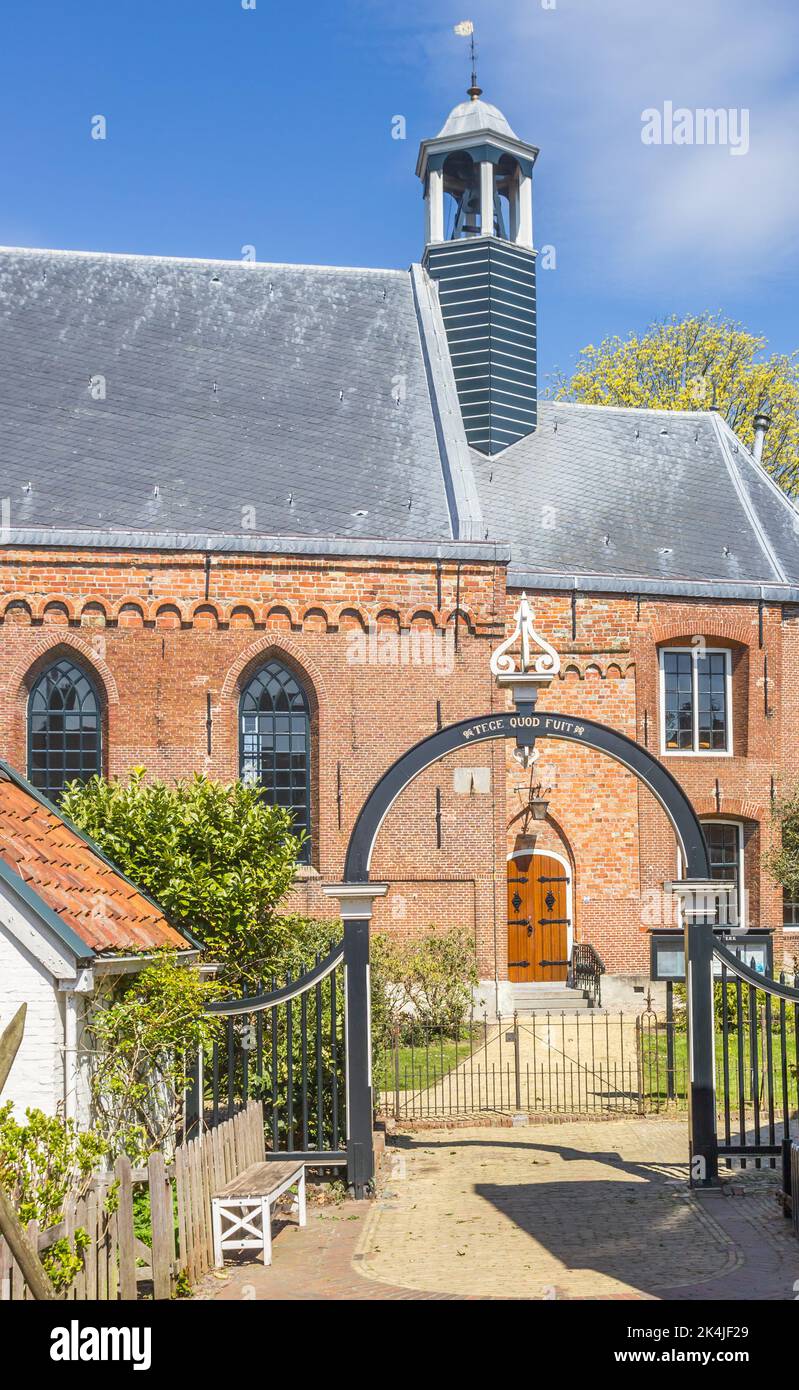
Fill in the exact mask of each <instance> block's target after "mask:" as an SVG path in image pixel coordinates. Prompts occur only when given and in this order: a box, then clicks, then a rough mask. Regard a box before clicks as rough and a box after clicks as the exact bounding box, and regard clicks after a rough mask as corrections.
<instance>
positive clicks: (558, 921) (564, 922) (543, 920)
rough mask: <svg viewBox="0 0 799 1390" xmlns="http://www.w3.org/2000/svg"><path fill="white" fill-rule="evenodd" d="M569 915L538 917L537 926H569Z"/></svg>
mask: <svg viewBox="0 0 799 1390" xmlns="http://www.w3.org/2000/svg"><path fill="white" fill-rule="evenodd" d="M571 920H572V919H571V917H539V919H538V925H539V927H570V926H571Z"/></svg>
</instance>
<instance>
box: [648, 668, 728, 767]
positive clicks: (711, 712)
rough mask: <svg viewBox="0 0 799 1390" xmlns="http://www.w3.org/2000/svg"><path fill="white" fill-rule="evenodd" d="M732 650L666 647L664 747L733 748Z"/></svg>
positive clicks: (704, 750) (717, 750)
mask: <svg viewBox="0 0 799 1390" xmlns="http://www.w3.org/2000/svg"><path fill="white" fill-rule="evenodd" d="M729 661H730V654H729V652H727V651H708V650H707V649H704V650H703V649H702V648H701V647H697V648H696V650H692V651H680V650H670V651H664V652H663V656H662V666H663V720H664V748H665V750H666V751H667V752H679V753H726V752H729V751H730V711H729V708H728V705H729V699H728V684H729V670H730V666H729Z"/></svg>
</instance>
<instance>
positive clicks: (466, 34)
mask: <svg viewBox="0 0 799 1390" xmlns="http://www.w3.org/2000/svg"><path fill="white" fill-rule="evenodd" d="M455 33H456V34H460V36H461V38H462V39H469V41H470V42H469V49H470V52H471V58H472V85H471V87H467V88H466V94H467V96H470V97H471V99H472V101H477V98H478V97H480V96H482V95H483V89H482V87H478V85H477V52H476V49H475V46H474V24H473V23H472V21H471V20H470V19H462V20H461V22H460V24H456V25H455Z"/></svg>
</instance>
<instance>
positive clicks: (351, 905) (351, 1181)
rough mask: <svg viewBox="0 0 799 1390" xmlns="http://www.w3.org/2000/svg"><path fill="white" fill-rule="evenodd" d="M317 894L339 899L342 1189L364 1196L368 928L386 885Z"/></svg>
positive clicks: (370, 1151)
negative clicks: (344, 1142) (344, 1124)
mask: <svg viewBox="0 0 799 1390" xmlns="http://www.w3.org/2000/svg"><path fill="white" fill-rule="evenodd" d="M322 892H323V893H325V894H326V895H327V896H328V897H329V898H338V900H339V910H340V912H341V917H342V921H343V923H344V1028H345V1037H344V1048H345V1054H346V1061H345V1067H346V1081H347V1112H346V1120H347V1185H348V1186H349V1187H351V1188H352V1189H353V1193H354V1195H355V1196H356V1197H365V1196H366V1190H367V1188H368V1186H369V1183H370V1182H371V1181H372V1178H373V1177H374V1146H373V1134H372V1124H373V1110H374V1107H373V1103H372V1011H371V1001H370V997H369V989H370V980H369V923H370V921H371V918H372V904H373V902H374V899H375V898H382V897H383V896H384V894H386V893H387V892H388V884H387V883H329V884H328V883H326V884H324V885H323V887H322Z"/></svg>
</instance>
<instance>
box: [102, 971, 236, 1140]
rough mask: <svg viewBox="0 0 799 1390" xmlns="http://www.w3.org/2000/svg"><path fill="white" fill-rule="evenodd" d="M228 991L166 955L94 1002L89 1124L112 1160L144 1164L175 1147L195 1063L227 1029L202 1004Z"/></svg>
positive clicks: (127, 977) (126, 977)
mask: <svg viewBox="0 0 799 1390" xmlns="http://www.w3.org/2000/svg"><path fill="white" fill-rule="evenodd" d="M225 993H227V991H226V990H225V989H224V987H223V986H221V985H219V984H217V983H215V982H213V981H210V980H206V979H204V978H203V976H201V975H200V974H199V972H198V971H196V970H194V969H192V968H191V967H188V966H185V965H181V963H180V961H179V959H178V958H176V956H175V953H174V952H173V951H165V952H163V953H162V954H161V955H160V956H159V957H158V958H157V959H156V961H155V962H154V964H153V965H150V966H147V968H146V969H144V970H142V971H141V972H140V973H139V974H137V975H128V976H125V977H123V979H122V981H121V982H114V983H112V984H111V985H110V986H109V990H108V992H107V993H106V994H103V995H99V996H96V997H95V999H94V1001H93V1007H92V1009H91V1010H90V1012H89V1014H88V1017H87V1020H86V1033H85V1041H86V1052H87V1055H88V1058H89V1063H90V1086H91V1103H92V1124H93V1127H94V1132H95V1134H96V1135H97V1137H98V1140H99V1141H100V1142H101V1143H102V1146H103V1149H104V1150H105V1152H106V1153H107V1154H108V1155H109V1156H110V1157H111V1158H113V1157H114V1156H115V1155H116V1154H118V1153H126V1154H127V1155H128V1157H129V1158H130V1159H131V1161H132V1162H133V1163H141V1162H144V1161H145V1160H146V1158H147V1156H148V1155H149V1154H151V1153H153V1152H155V1150H157V1149H160V1148H162V1147H163V1146H164V1145H167V1146H169V1145H170V1144H171V1142H172V1140H173V1138H174V1133H175V1127H176V1124H177V1120H178V1117H179V1115H180V1112H181V1110H182V1105H183V1093H184V1090H185V1088H186V1085H187V1082H188V1074H187V1067H188V1065H189V1063H190V1060H191V1058H192V1057H194V1056H195V1055H196V1053H197V1051H198V1049H199V1048H200V1047H203V1048H209V1047H211V1046H212V1045H213V1041H214V1038H215V1037H217V1036H218V1034H219V1030H220V1028H221V1026H222V1025H221V1022H220V1020H219V1019H218V1018H217V1017H215V1016H214V1015H211V1014H207V1013H206V1012H205V1006H206V1004H207V1003H208V1002H209V1000H210V999H213V998H217V997H219V995H220V994H225Z"/></svg>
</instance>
